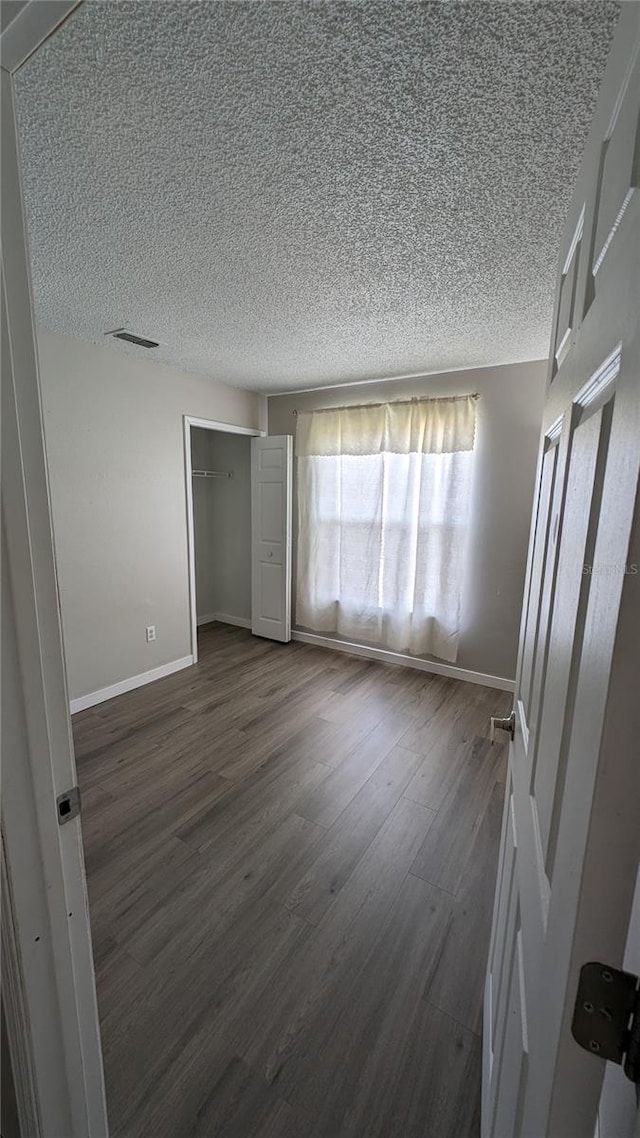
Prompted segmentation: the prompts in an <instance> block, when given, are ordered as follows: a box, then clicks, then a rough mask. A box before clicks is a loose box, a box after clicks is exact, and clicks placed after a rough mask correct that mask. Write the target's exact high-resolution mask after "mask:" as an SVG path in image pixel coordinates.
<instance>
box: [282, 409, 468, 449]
mask: <svg viewBox="0 0 640 1138" xmlns="http://www.w3.org/2000/svg"><path fill="white" fill-rule="evenodd" d="M475 426H476V397H475V396H474V395H463V396H457V397H454V398H446V399H412V400H411V401H407V402H397V403H378V404H369V405H363V406H359V407H340V408H335V409H334V408H331V409H327V410H323V411H300V412H298V421H297V427H296V454H297V456H298V458H306V457H310V456H312V455H317V456H330V455H349V454H350V455H367V454H383V453H385V454H454V453H456V452H458V451H465V450H473V443H474V437H475Z"/></svg>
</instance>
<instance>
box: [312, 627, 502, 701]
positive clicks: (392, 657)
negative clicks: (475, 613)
mask: <svg viewBox="0 0 640 1138" xmlns="http://www.w3.org/2000/svg"><path fill="white" fill-rule="evenodd" d="M291 639H292V640H301V641H302V643H303V644H317V645H318V647H319V648H333V649H334V651H336V652H346V653H348V655H350V656H365V657H366V658H367V659H369V660H380V661H381V663H383V664H400V665H402V667H403V668H417V669H418V671H420V672H433V673H434V674H435V675H436V676H450V677H451V679H453V680H465V681H466V683H469V684H481V685H482V687H486V688H498V689H499V690H500V691H513V690H514V687H515V684H514V681H513V680H507V679H505V678H504V676H488V675H486V674H485V673H484V672H471V671H469V669H468V668H458V667H456V665H455V664H440V663H438V662H437V661H436V660H423V659H422V658H421V657H420V656H406V655H404V653H402V652H390V651H389V650H388V649H386V648H373V647H370V646H369V645H367V644H352V643H350V642H349V641H347V640H334V639H333V638H332V637H331V636H318V635H317V634H316V633H315V632H297V631H293V632H292V633H291Z"/></svg>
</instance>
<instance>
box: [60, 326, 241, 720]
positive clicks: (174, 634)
mask: <svg viewBox="0 0 640 1138" xmlns="http://www.w3.org/2000/svg"><path fill="white" fill-rule="evenodd" d="M38 350H39V358H40V380H41V387H42V400H43V409H44V421H45V439H46V447H47V460H48V467H49V478H50V486H51V499H52V512H53V524H54V537H55V546H56V557H57V566H58V578H59V589H60V600H61V607H62V623H63V630H64V641H65V656H66V664H67V675H68V682H69V695H70V698H71V699H77V698H78V697H80V696H83V695H85V694H87V693H90V692H94V691H97V690H99V689H101V688H104V687H108V686H110V685H112V684H115V683H118V682H119V681H122V680H126V679H128V678H130V677H131V676H134V675H138V674H139V673H142V672H145V671H148V670H149V669H151V668H157V667H159V666H161V665H164V664H167V663H170V662H171V661H173V660H176V659H180V658H182V657H185V656H188V655H189V654H190V651H191V645H190V616H189V592H188V575H187V523H186V494H185V483H184V447H183V426H182V416H183V415H185V414H186V415H193V416H194V417H200V418H204V419H215V420H218V421H221V422H225V423H232V424H234V425H236V426H243V427H252V428H257V427H259V417H260V410H261V400H260V398H259V397H258V396H257V395H254V394H252V393H251V392H248V391H243V390H239V389H238V388H232V387H228V386H226V385H225V384H223V383H219V382H216V381H214V380H211V379H206V378H204V377H202V376H198V375H194V374H191V373H186V372H181V371H177V370H175V369H173V368H170V367H167V366H165V365H163V364H158V363H154V362H153V360H151V359H146V358H141V359H137V358H134V357H132V356H130V355H125V354H124V353H120V352H118V351H117V349H116V348H113V347H103V346H102V345H99V346H96V345H94V344H90V343H85V342H81V341H79V340H74V339H72V338H71V337H68V336H60V335H57V334H54V333H52V332H48V331H45V330H43V329H40V330H39V332H38ZM149 624H155V626H156V629H157V640H156V641H155V643H152V644H147V643H146V641H145V626H146V625H149Z"/></svg>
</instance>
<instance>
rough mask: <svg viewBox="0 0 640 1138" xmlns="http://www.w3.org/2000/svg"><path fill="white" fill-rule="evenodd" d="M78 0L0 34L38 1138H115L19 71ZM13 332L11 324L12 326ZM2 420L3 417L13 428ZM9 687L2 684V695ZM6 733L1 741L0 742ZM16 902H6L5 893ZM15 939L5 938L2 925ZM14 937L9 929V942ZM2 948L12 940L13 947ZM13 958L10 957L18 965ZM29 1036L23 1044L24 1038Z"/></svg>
mask: <svg viewBox="0 0 640 1138" xmlns="http://www.w3.org/2000/svg"><path fill="white" fill-rule="evenodd" d="M79 2H80V0H50V2H47V3H43V2H42V0H26V2H25V3H23V4H22V6H19V7H18V8H17V10H16V11H15V12H14V13H13V18H9V19H8V22H7V24H6V25H5V27H4V28H3V29H2V35H1V37H0V51H1V59H0V65H1V66H0V78H1V81H2V95H3V98H2V160H3V197H2V321H3V336H2V352H3V376H2V397H3V451H2V475H3V481H2V522H3V528H2V539H3V550H2V552H3V555H6V561H5V569H6V570H7V571H6V574H3V581H2V584H3V606H4V613H3V616H4V617H5V618H8V619H4V620H3V664H4V665H6V679H5V674H4V672H3V702H4V700H5V699H6V711H7V714H6V716H4V717H3V738H4V741H5V742H6V743H7V744H8V746H7V752H6V755H5V756H4V757H5V770H4V771H3V774H4V779H3V815H2V839H3V855H4V856H3V861H4V865H3V870H4V872H3V876H5V875H6V876H5V881H4V882H3V884H4V886H5V888H3V916H4V917H5V918H7V913H6V905H5V901H7V900H8V894H9V891H10V899H11V922H12V927H11V930H10V931H11V933H12V934H13V936H12V943H11V945H10V952H9V963H10V965H11V969H12V971H11V976H10V977H5V978H4V979H10V982H11V985H12V999H13V1001H14V1007H13V1012H14V1014H13V1015H11V1016H8V1017H7V1032H8V1035H9V1047H10V1050H11V1053H12V1058H16V1059H18V1060H19V1063H18V1064H17V1068H16V1069H15V1070H14V1074H15V1075H16V1077H17V1079H19V1081H20V1083H21V1084H22V1085H21V1086H16V1092H17V1097H18V1106H19V1108H20V1105H21V1104H22V1110H21V1115H22V1117H21V1122H22V1124H23V1125H27V1126H28V1127H29V1133H30V1135H31V1134H33V1135H34V1138H37V1136H38V1135H49V1134H54V1133H64V1134H65V1138H106V1135H107V1134H108V1124H107V1113H106V1097H105V1088H104V1075H103V1065H102V1052H101V1043H100V1025H99V1020H98V1007H97V1000H96V990H95V976H94V962H93V953H92V946H91V929H90V923H89V914H88V906H87V893H86V876H85V871H84V861H83V854H82V842H81V833H80V821H79V819H72V820H70V821H69V822H68V824H67V825H65V826H64V827H61V826H60V825H59V823H58V817H57V810H56V805H55V803H56V797H57V795H58V794H60V793H61V792H64V791H67V790H68V789H69V787H68V784H67V780H68V779H69V778H72V779H73V778H75V759H74V752H73V743H72V736H71V723H70V713H69V702H68V698H67V685H66V673H65V666H64V658H63V648H62V631H61V620H60V604H59V598H58V591H57V579H56V566H55V554H54V548H53V535H52V522H51V507H50V499H49V487H48V474H47V466H46V454H45V443H44V432H43V424H42V409H41V399H40V382H39V371H38V356H37V346H36V339H35V323H34V315H33V301H32V292H31V281H30V267H29V257H28V246H27V236H26V224H25V216H24V200H23V193H22V172H21V167H20V147H19V138H18V130H17V125H16V117H15V74H16V72H17V71H18V70H19V68H20V67H21V66H22V64H23V63H25V61H26V60H27V59H29V58H30V57H31V56H32V55H33V54H34V52H36V51H37V50H38V48H39V47H40V46H41V45H42V44H43V43H44V42H45V40H47V39H49V37H50V36H52V35H53V34H55V32H56V30H57V29H58V28H59V27H60V26H61V24H62V23H63V22H64V21H65V20H66V19H67V18H68V17H69V16H71V15H72V14H73V11H74V9H76V8H77V7H78V5H79ZM5 325H6V326H5ZM5 415H6V419H5ZM5 685H6V686H5ZM5 733H6V734H5ZM5 893H7V897H5ZM7 931H8V930H7ZM4 933H5V929H4V928H3V934H4ZM4 947H6V943H5V945H4ZM12 957H13V959H12ZM21 1030H22V1031H24V1033H25V1037H24V1038H23V1040H22V1046H21V1045H20V1042H19V1041H18V1040H17V1039H16V1037H15V1036H16V1032H17V1031H21Z"/></svg>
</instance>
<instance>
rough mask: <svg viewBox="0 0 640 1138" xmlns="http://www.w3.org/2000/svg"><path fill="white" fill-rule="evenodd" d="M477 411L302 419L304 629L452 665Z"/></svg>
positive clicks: (432, 404)
mask: <svg viewBox="0 0 640 1138" xmlns="http://www.w3.org/2000/svg"><path fill="white" fill-rule="evenodd" d="M475 404H476V400H475V396H472V395H469V396H462V397H458V398H455V399H419V400H418V399H416V400H411V401H407V402H398V403H385V404H375V405H373V404H372V405H369V406H362V407H348V408H338V409H329V410H326V411H311V412H300V413H299V414H298V419H297V428H296V456H297V475H298V579H297V612H296V619H297V623H298V624H299V625H303V626H304V627H306V628H309V629H312V630H313V631H316V632H330V633H331V632H333V633H338V634H339V635H340V636H343V637H347V638H348V639H350V640H356V641H359V642H362V641H364V642H368V643H371V644H375V645H378V646H380V647H385V648H390V649H392V650H393V651H396V652H408V653H410V654H412V655H425V654H430V655H434V656H438V657H439V658H440V659H442V660H447V661H449V662H454V661H455V660H456V657H457V653H458V636H459V629H460V597H461V590H462V578H463V569H464V558H465V550H466V537H467V529H468V523H469V508H470V497H471V476H472V463H473V446H474V440H475V423H476V408H475Z"/></svg>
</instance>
